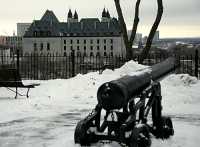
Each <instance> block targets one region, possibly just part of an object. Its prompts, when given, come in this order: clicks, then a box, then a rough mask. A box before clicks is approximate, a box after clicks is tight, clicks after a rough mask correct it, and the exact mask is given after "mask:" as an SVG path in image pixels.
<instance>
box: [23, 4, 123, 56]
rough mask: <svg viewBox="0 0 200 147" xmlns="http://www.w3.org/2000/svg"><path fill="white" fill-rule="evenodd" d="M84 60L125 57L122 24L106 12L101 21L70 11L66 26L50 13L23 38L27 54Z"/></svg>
mask: <svg viewBox="0 0 200 147" xmlns="http://www.w3.org/2000/svg"><path fill="white" fill-rule="evenodd" d="M72 50H74V51H75V54H76V55H79V54H81V55H85V56H114V55H122V56H125V54H126V51H125V46H124V42H123V38H122V33H121V31H120V26H119V22H118V20H117V19H116V18H111V17H110V14H109V11H106V10H105V8H104V10H103V12H102V18H101V20H99V19H98V18H82V19H80V20H79V17H78V13H77V12H76V11H75V13H74V14H72V11H71V10H69V12H68V16H67V22H60V21H59V20H58V19H57V17H56V16H55V14H54V13H53V11H50V10H47V11H46V12H45V14H44V15H43V16H42V18H41V19H40V20H35V21H33V23H32V24H31V25H30V27H29V29H28V31H26V33H25V35H24V37H23V52H24V53H33V52H36V53H39V54H48V53H49V54H50V53H54V54H55V53H57V54H61V55H64V56H65V55H68V54H70V53H71V51H72Z"/></svg>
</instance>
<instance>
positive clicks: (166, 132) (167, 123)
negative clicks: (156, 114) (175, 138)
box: [156, 117, 174, 139]
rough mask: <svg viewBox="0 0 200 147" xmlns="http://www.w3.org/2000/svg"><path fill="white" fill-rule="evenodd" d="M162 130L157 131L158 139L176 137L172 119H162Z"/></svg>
mask: <svg viewBox="0 0 200 147" xmlns="http://www.w3.org/2000/svg"><path fill="white" fill-rule="evenodd" d="M161 121H162V122H161V124H162V126H161V129H159V130H157V133H156V137H157V138H162V139H168V138H169V137H170V136H172V135H174V128H173V124H172V120H171V118H170V117H162V119H161Z"/></svg>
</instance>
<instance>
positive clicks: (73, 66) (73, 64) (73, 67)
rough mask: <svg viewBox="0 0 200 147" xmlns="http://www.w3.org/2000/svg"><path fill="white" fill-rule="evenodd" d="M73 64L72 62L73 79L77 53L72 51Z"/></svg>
mask: <svg viewBox="0 0 200 147" xmlns="http://www.w3.org/2000/svg"><path fill="white" fill-rule="evenodd" d="M71 62H72V77H74V76H75V53H74V50H72V53H71Z"/></svg>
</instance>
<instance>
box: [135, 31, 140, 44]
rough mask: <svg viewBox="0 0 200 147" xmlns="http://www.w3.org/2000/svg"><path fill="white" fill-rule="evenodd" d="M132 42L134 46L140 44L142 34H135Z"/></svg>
mask: <svg viewBox="0 0 200 147" xmlns="http://www.w3.org/2000/svg"><path fill="white" fill-rule="evenodd" d="M134 42H135V43H136V44H140V43H141V42H142V34H141V33H137V34H136V36H135V40H134Z"/></svg>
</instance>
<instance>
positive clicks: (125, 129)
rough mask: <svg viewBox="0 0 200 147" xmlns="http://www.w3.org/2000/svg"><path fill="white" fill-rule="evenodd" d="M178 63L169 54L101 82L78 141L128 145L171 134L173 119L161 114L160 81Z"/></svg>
mask: <svg viewBox="0 0 200 147" xmlns="http://www.w3.org/2000/svg"><path fill="white" fill-rule="evenodd" d="M176 63H177V62H176V60H175V58H174V57H170V58H168V59H166V60H165V61H163V62H161V63H158V64H155V65H153V66H151V67H148V68H146V69H143V70H140V71H137V72H135V73H134V74H132V75H126V76H123V77H121V78H119V79H117V80H113V81H110V82H106V83H104V84H103V85H101V86H100V87H99V89H98V91H97V101H98V103H97V105H96V106H95V108H94V109H93V110H92V112H91V113H90V114H89V115H88V116H86V117H85V118H84V119H82V120H80V121H79V122H78V123H77V126H76V128H75V133H74V141H75V143H76V144H80V145H84V146H85V145H91V144H93V143H96V142H98V141H116V142H119V143H120V144H123V145H127V146H129V147H150V146H151V138H150V136H151V135H153V136H155V137H156V138H161V139H168V138H169V137H170V136H172V135H173V134H174V129H173V124H172V120H171V118H170V117H167V116H162V103H161V101H162V96H161V85H160V81H161V80H162V79H163V78H164V77H165V76H167V75H168V74H170V73H171V72H173V71H175V69H176V68H177V67H178V65H177V64H176ZM150 112H151V115H150V116H149V113H150Z"/></svg>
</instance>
